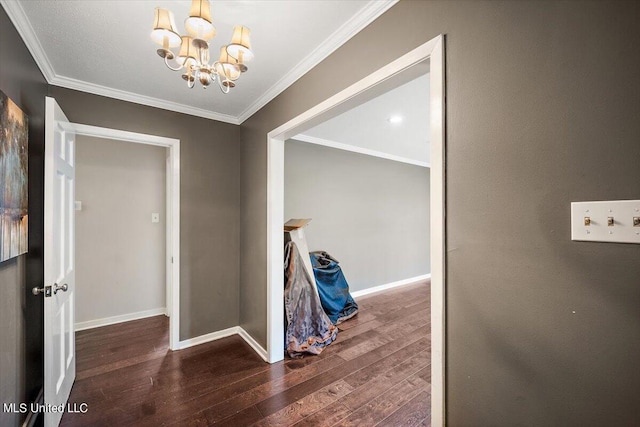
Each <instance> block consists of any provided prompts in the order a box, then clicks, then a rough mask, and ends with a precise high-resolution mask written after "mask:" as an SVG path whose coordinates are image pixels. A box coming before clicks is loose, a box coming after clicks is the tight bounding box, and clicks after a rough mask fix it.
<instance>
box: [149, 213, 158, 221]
mask: <svg viewBox="0 0 640 427" xmlns="http://www.w3.org/2000/svg"><path fill="white" fill-rule="evenodd" d="M151 222H153V223H156V222H160V214H159V213H152V214H151Z"/></svg>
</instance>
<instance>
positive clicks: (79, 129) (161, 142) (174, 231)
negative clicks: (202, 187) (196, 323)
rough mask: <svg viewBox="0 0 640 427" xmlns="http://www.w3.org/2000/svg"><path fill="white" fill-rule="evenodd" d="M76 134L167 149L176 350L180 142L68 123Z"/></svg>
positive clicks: (173, 343)
mask: <svg viewBox="0 0 640 427" xmlns="http://www.w3.org/2000/svg"><path fill="white" fill-rule="evenodd" d="M72 126H73V128H74V130H75V132H76V135H83V136H92V137H96V138H104V139H113V140H116V141H124V142H134V143H138V144H147V145H155V146H159V147H166V148H168V149H169V161H168V162H167V182H166V185H167V190H166V191H167V229H166V234H167V241H166V248H167V254H166V272H167V274H166V278H167V284H166V288H167V313H168V315H169V348H170V349H171V350H179V349H180V140H179V139H174V138H165V137H163V136H156V135H147V134H144V133H135V132H128V131H124V130H116V129H109V128H103V127H98V126H90V125H83V124H78V123H72Z"/></svg>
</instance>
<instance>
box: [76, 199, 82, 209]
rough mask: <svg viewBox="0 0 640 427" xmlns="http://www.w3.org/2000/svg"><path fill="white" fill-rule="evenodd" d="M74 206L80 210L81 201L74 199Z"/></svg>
mask: <svg viewBox="0 0 640 427" xmlns="http://www.w3.org/2000/svg"><path fill="white" fill-rule="evenodd" d="M75 206H76V210H77V211H81V210H82V202H81V201H80V200H76V203H75Z"/></svg>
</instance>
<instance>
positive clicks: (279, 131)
mask: <svg viewBox="0 0 640 427" xmlns="http://www.w3.org/2000/svg"><path fill="white" fill-rule="evenodd" d="M427 59H428V60H429V61H430V99H429V102H430V116H431V117H430V143H431V152H430V155H431V157H430V161H431V225H430V227H431V381H432V383H431V423H432V425H433V426H434V427H439V426H443V425H444V415H445V399H444V396H445V381H444V376H445V346H444V337H445V253H446V252H445V191H444V190H445V72H444V71H445V70H444V36H443V35H439V36H437V37H435V38H434V39H432V40H430V41H428V42H427V43H425V44H423V45H421V46H419V47H417V48H416V49H414V50H412V51H411V52H409V53H407V54H406V55H403V56H402V57H400V58H398V59H396V60H395V61H393V62H391V63H389V64H387V65H386V66H384V67H382V68H380V69H379V70H378V71H375V72H374V73H372V74H370V75H369V76H367V77H365V78H363V79H362V80H360V81H359V82H357V83H354V84H353V85H351V86H349V87H348V88H346V89H344V90H343V91H341V92H339V93H338V94H336V95H334V96H332V97H331V98H329V99H327V100H325V101H323V102H321V103H320V104H318V105H316V106H315V107H313V108H311V109H309V110H307V111H306V112H304V113H302V114H300V115H299V116H297V117H295V118H293V119H291V120H289V121H288V122H286V123H285V124H283V125H281V126H279V127H278V128H276V129H274V130H272V131H271V132H269V133H268V134H267V353H268V360H269V362H270V363H274V362H277V361H279V360H282V359H283V358H284V325H283V323H284V321H283V319H284V307H283V303H282V301H283V300H284V270H283V267H282V262H283V261H282V260H283V259H284V236H283V231H282V230H283V229H282V225H283V224H284V142H285V141H286V140H287V139H289V138H291V137H293V136H295V135H297V134H299V133H302V132H304V131H305V130H307V129H309V128H310V127H312V126H314V125H316V124H319V123H321V122H323V121H326V120H328V119H329V118H332V117H333V116H335V115H337V113H336V110H337V109H334V108H335V107H338V106H340V107H341V109H342V108H343V107H345V106H349V107H351V106H350V105H349V104H348V103H349V102H350V101H351V102H355V101H354V98H355V97H356V96H358V95H360V94H361V93H363V92H365V91H367V90H369V89H371V88H373V87H374V86H376V85H377V84H379V83H381V82H383V81H385V80H387V79H389V78H391V77H393V76H394V75H396V74H398V73H400V72H402V71H404V70H406V69H408V68H409V67H411V66H414V65H416V64H418V63H420V62H423V61H425V60H427ZM356 105H357V104H356ZM353 106H355V105H353Z"/></svg>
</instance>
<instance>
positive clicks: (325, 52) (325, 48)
mask: <svg viewBox="0 0 640 427" xmlns="http://www.w3.org/2000/svg"><path fill="white" fill-rule="evenodd" d="M398 1H399V0H372V1H370V2H369V3H368V4H367V6H365V7H364V8H363V9H362V10H361V11H360V12H359V13H358V14H357V15H355V16H354V17H352V18H351V19H350V20H349V21H347V22H345V23H344V24H343V25H342V26H341V27H340V28H338V29H337V30H336V31H335V32H333V34H331V35H330V36H329V37H328V38H327V39H326V40H325V41H324V42H323V43H322V44H321V45H320V46H318V47H317V48H316V49H315V50H313V51H312V52H311V53H310V54H309V55H307V56H306V57H305V58H304V59H303V60H302V61H300V62H299V63H298V64H296V65H295V66H294V67H293V68H292V69H291V70H290V71H289V72H288V73H287V74H285V75H284V76H283V77H282V78H281V79H280V80H278V82H276V83H275V84H274V85H273V86H271V87H270V88H269V89H268V90H267V91H266V92H265V93H263V94H262V96H260V97H259V98H258V99H257V100H256V101H254V102H253V103H252V104H251V105H250V106H249V107H248V108H246V109H245V110H244V111H243V112H242V113H241V114H240V115H239V116H238V117H235V116H231V115H228V114H222V113H216V112H213V111H209V110H205V109H203V108H196V107H192V106H189V105H185V104H179V103H177V102H171V101H166V100H163V99H158V98H153V97H150V96H145V95H139V94H136V93H133V92H128V91H124V90H120V89H113V88H110V87H107V86H101V85H98V84H94V83H89V82H86V81H83V80H77V79H73V78H70V77H65V76H60V75H57V74H56V72H55V70H54V68H53V66H52V65H51V62H50V61H49V58H48V57H47V55H46V53H45V51H44V49H43V48H42V45H41V44H40V41H39V40H38V38H37V37H36V33H35V31H34V30H33V27H32V26H31V23H30V22H29V19H28V18H27V15H26V13H25V12H24V9H23V8H22V5H21V4H20V2H19V1H12V0H0V4H1V5H2V6H3V7H4V9H5V11H6V12H7V15H8V16H9V19H11V22H12V23H13V25H14V26H15V27H16V29H17V30H18V33H19V34H20V36H21V37H22V40H24V42H25V44H26V45H27V48H28V49H29V52H31V55H32V56H33V58H34V60H35V62H36V64H37V65H38V67H39V68H40V71H41V72H42V74H43V75H44V77H45V79H46V80H47V82H48V83H49V84H51V85H54V86H60V87H64V88H67V89H74V90H79V91H82V92H87V93H92V94H94V95H100V96H106V97H108V98H114V99H119V100H122V101H128V102H133V103H135V104H141V105H147V106H150V107H156V108H161V109H163V110H169V111H175V112H178V113H183V114H188V115H192V116H197V117H203V118H205V119H211V120H217V121H221V122H225V123H232V124H236V125H239V124H241V123H242V122H244V121H245V120H247V119H248V118H249V117H251V116H252V115H253V114H254V113H256V112H257V111H258V110H260V109H261V108H262V107H264V106H265V105H266V104H267V103H269V102H270V101H271V100H272V99H273V98H275V97H276V96H278V95H279V94H280V93H282V92H283V91H284V90H286V89H287V88H288V87H289V86H291V85H292V84H293V83H294V82H296V81H297V80H298V79H299V78H300V77H302V76H303V75H305V74H306V73H307V72H309V70H311V69H312V68H313V67H315V66H316V65H318V64H319V63H320V62H322V60H324V59H325V58H326V57H327V56H329V55H330V54H331V53H333V52H334V51H335V50H337V49H338V48H339V47H340V46H342V45H343V44H345V43H346V42H347V41H348V40H349V39H350V38H351V37H353V36H354V35H356V34H357V33H358V32H360V31H361V30H362V29H364V28H365V27H366V26H367V25H369V24H370V23H371V22H373V21H374V20H375V19H376V18H377V17H379V16H380V15H382V14H383V13H384V12H386V11H387V10H389V9H390V8H391V7H392V6H393V5H395V4H396V3H397V2H398Z"/></svg>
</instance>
